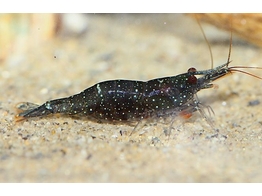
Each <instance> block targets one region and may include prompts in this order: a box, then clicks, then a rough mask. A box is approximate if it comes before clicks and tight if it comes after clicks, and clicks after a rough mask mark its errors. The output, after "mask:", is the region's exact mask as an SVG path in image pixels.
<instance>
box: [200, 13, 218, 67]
mask: <svg viewBox="0 0 262 196" xmlns="http://www.w3.org/2000/svg"><path fill="white" fill-rule="evenodd" d="M195 18H196V21H197V23H198V26H199V27H200V30H201V33H202V35H203V36H204V39H205V42H206V43H207V46H208V49H209V54H210V60H211V68H212V69H213V68H214V60H213V53H212V49H211V46H210V44H209V42H208V40H207V37H206V34H205V32H204V30H203V27H202V25H201V23H200V22H199V19H198V17H197V16H196V15H195Z"/></svg>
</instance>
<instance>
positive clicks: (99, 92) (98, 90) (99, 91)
mask: <svg viewBox="0 0 262 196" xmlns="http://www.w3.org/2000/svg"><path fill="white" fill-rule="evenodd" d="M96 88H97V92H98V94H101V88H100V85H99V84H97V85H96Z"/></svg>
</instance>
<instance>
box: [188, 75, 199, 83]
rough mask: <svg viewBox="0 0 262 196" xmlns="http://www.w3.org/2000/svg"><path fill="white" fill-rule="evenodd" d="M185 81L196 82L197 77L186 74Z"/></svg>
mask: <svg viewBox="0 0 262 196" xmlns="http://www.w3.org/2000/svg"><path fill="white" fill-rule="evenodd" d="M187 82H188V83H189V84H196V83H197V77H196V76H194V75H191V76H188V78H187Z"/></svg>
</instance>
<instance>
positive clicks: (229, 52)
mask: <svg viewBox="0 0 262 196" xmlns="http://www.w3.org/2000/svg"><path fill="white" fill-rule="evenodd" d="M230 29H231V31H230V45H229V51H228V57H227V65H228V64H229V62H230V56H231V48H232V15H230Z"/></svg>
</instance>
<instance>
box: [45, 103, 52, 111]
mask: <svg viewBox="0 0 262 196" xmlns="http://www.w3.org/2000/svg"><path fill="white" fill-rule="evenodd" d="M45 107H46V109H48V110H52V107H51V105H50V102H47V103H46V105H45Z"/></svg>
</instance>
